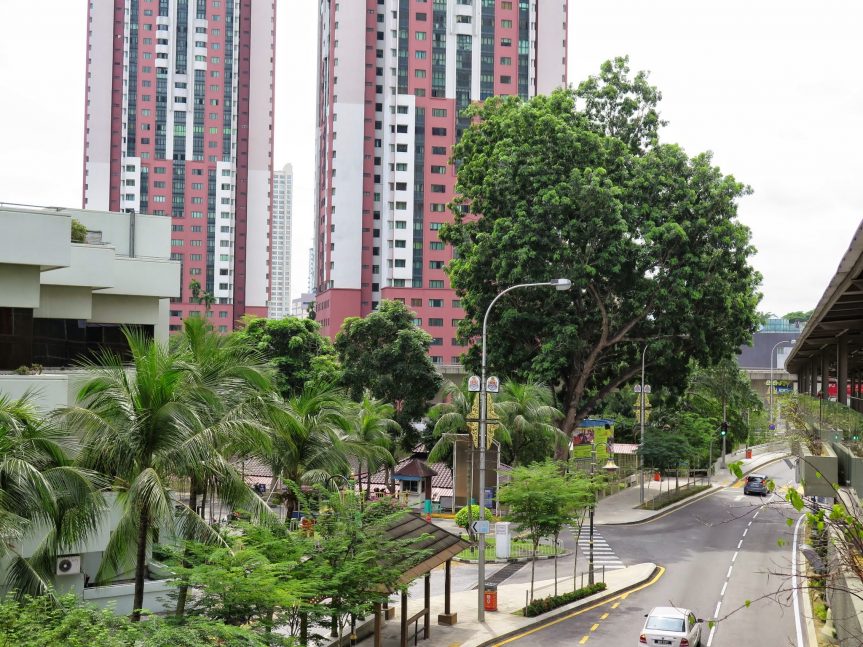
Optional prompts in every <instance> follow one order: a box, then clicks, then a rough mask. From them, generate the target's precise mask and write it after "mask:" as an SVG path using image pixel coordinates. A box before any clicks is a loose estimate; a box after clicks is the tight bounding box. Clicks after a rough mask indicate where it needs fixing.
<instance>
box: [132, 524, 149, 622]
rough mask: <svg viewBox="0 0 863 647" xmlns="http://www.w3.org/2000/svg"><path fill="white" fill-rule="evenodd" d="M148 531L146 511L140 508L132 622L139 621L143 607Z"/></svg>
mask: <svg viewBox="0 0 863 647" xmlns="http://www.w3.org/2000/svg"><path fill="white" fill-rule="evenodd" d="M149 530H150V524H149V517H148V515H147V510H146V509H145V508H141V511H140V513H139V516H138V554H137V556H136V559H135V594H134V596H133V599H132V618H131V619H132V622H139V621H140V620H141V608H142V607H143V606H144V575H145V574H146V572H147V533H148V532H149Z"/></svg>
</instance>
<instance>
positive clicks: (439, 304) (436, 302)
mask: <svg viewBox="0 0 863 647" xmlns="http://www.w3.org/2000/svg"><path fill="white" fill-rule="evenodd" d="M429 308H443V299H429ZM441 325H443V320H441Z"/></svg>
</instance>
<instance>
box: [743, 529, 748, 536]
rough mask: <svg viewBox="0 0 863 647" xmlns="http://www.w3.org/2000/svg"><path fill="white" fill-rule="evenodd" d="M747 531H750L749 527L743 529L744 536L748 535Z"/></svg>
mask: <svg viewBox="0 0 863 647" xmlns="http://www.w3.org/2000/svg"><path fill="white" fill-rule="evenodd" d="M747 532H749V528H746V529H745V530H744V531H743V536H744V537H745V536H746V533H747Z"/></svg>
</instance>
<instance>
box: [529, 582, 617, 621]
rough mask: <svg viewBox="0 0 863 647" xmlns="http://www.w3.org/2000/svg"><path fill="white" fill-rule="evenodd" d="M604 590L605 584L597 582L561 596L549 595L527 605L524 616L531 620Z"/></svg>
mask: <svg viewBox="0 0 863 647" xmlns="http://www.w3.org/2000/svg"><path fill="white" fill-rule="evenodd" d="M605 588H606V587H605V582H597V583H596V584H590V585H588V586H585V587H584V588H582V589H578V590H576V591H570V592H569V593H564V594H563V595H550V596H548V597H547V598H542V599H541V600H534V601H533V602H531V603H530V604H528V605H527V608H526V609H525V610H524V615H525V616H526V617H528V618H533V617H534V616H538V615H542V614H543V613H548V612H549V611H552V610H553V609H557V608H558V607H562V606H563V605H565V604H569V603H570V602H575V601H576V600H581V599H582V598H586V597H588V596H589V595H593V594H594V593H599V592H600V591H604V590H605Z"/></svg>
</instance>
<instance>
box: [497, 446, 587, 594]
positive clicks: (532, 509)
mask: <svg viewBox="0 0 863 647" xmlns="http://www.w3.org/2000/svg"><path fill="white" fill-rule="evenodd" d="M591 491H592V487H591V481H590V478H589V477H586V476H585V475H583V474H581V473H579V472H570V473H568V474H564V472H563V469H562V467H561V465H559V464H557V463H555V462H553V461H551V460H547V461H545V462H543V463H534V464H533V465H530V466H528V467H516V468H515V469H513V470H512V473H511V480H510V482H509V483H507V484H505V485H503V486H501V488H500V493H499V494H498V501H499V502H500V504H501V506H503V507H505V508H507V509H508V510H509V512H508V513H507V514H506V519H507V520H509V521H512V522H514V523H515V525H516V528H517V530H519V531H520V532H524V533H526V534H527V535H528V537H529V538H530V542H531V545H532V548H533V550H532V556H533V559H532V561H531V569H530V599H531V600H533V585H534V576H535V573H536V553H537V549H538V547H539V542H540V540H542V539H543V537H552V538H554V541H555V544H556V543H557V538H558V535H560V532H561V530H563V528H564V527H565V526H567V525H569V524H574V523H577V519H578V514H579V510H580V509H582V508H584V507H585V505H588V503H589V501H590V500H591ZM554 574H555V578H554V579H555V588H556V587H557V557H555V561H554ZM555 595H557V591H555Z"/></svg>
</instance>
